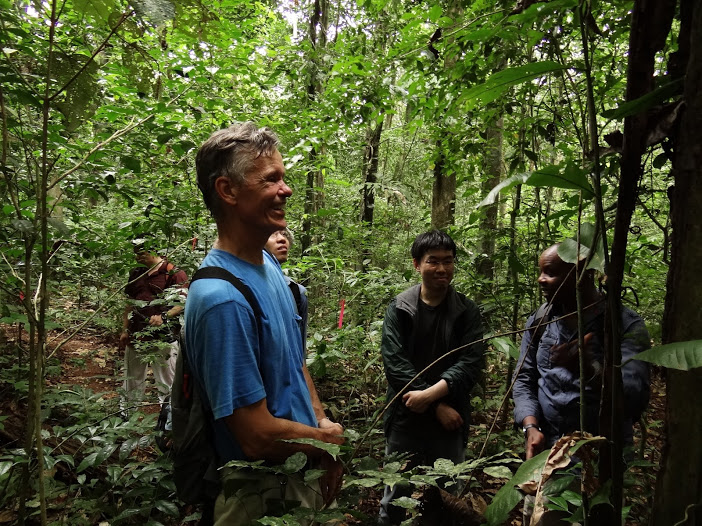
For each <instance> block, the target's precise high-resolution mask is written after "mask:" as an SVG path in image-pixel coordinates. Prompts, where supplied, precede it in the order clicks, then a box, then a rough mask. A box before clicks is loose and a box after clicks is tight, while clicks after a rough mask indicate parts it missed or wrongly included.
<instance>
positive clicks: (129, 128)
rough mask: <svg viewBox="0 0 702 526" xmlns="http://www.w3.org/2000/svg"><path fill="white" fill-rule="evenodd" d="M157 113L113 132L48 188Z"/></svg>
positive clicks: (174, 99) (180, 95)
mask: <svg viewBox="0 0 702 526" xmlns="http://www.w3.org/2000/svg"><path fill="white" fill-rule="evenodd" d="M188 90H190V87H189V86H188V87H186V88H185V89H184V90H183V91H182V92H181V93H179V94H178V95H176V96H175V97H173V98H172V99H171V100H170V101H168V102H167V103H166V107H168V106H170V105H171V104H173V103H174V102H176V101H177V100H178V99H179V98H180V97H182V96H183V95H185V93H186V92H187V91H188ZM155 115H156V114H155V113H151V114H149V115H147V116H146V117H144V118H143V119H140V120H138V121H137V122H132V123H131V124H129V125H127V126H126V127H125V128H122V129H121V130H118V131H116V132H115V133H113V134H112V135H110V136H109V137H108V138H107V139H105V140H104V141H102V142H100V143H98V144H96V145H95V146H94V147H93V148H91V149H90V151H89V152H88V153H87V154H85V156H83V158H82V159H81V160H80V161H78V162H77V163H76V164H75V165H74V166H73V168H71V169H70V170H68V171H66V172H64V173H63V174H61V175H60V176H59V177H57V178H56V179H55V180H54V181H53V182H52V183H51V184H50V185H49V186H48V188H47V189H48V190H51V189H52V188H53V187H54V186H56V185H57V184H58V183H60V182H61V181H63V180H64V179H65V178H66V177H68V176H69V175H71V174H72V173H73V172H75V171H77V170H78V169H79V168H80V167H81V166H83V164H85V162H86V161H87V160H88V159H89V158H90V156H91V155H93V154H94V153H95V152H96V151H98V150H100V149H102V148H103V147H105V146H106V145H108V144H109V143H111V142H112V141H114V140H116V139H119V138H120V137H122V136H124V135H126V134H128V133H129V132H130V131H132V130H133V129H134V128H137V127H138V126H141V125H142V124H144V123H145V122H146V121H148V120H150V119H152V118H153V117H154V116H155Z"/></svg>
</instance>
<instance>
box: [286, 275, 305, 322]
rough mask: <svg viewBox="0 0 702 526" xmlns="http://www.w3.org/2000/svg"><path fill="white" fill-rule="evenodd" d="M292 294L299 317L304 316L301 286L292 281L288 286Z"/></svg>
mask: <svg viewBox="0 0 702 526" xmlns="http://www.w3.org/2000/svg"><path fill="white" fill-rule="evenodd" d="M288 287H289V288H290V292H292V295H293V298H295V307H297V314H298V316H302V294H300V285H298V284H297V283H295V282H294V281H291V282H290V283H289V284H288Z"/></svg>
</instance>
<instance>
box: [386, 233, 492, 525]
mask: <svg viewBox="0 0 702 526" xmlns="http://www.w3.org/2000/svg"><path fill="white" fill-rule="evenodd" d="M411 254H412V263H413V265H414V268H415V270H416V271H417V272H418V273H419V275H420V276H421V283H420V284H418V285H414V286H413V287H410V288H409V289H407V290H406V291H404V292H403V293H401V294H400V295H398V296H397V297H396V298H395V299H393V300H392V302H391V303H390V305H389V306H388V308H387V310H386V313H385V320H384V322H383V335H382V342H381V352H382V356H383V364H384V366H385V375H386V377H387V380H388V391H387V401H388V402H390V401H391V400H392V399H393V398H394V397H395V396H396V395H397V393H399V392H400V391H401V390H403V389H404V388H405V386H406V385H407V384H409V383H410V382H411V384H410V386H409V388H408V389H407V390H406V392H405V393H404V394H403V395H402V396H401V397H400V398H398V399H397V400H396V401H395V403H393V404H392V406H391V407H390V408H389V409H388V410H387V412H386V413H385V421H384V428H385V438H386V449H385V453H386V455H390V454H392V453H409V454H410V466H415V465H432V464H433V463H434V461H435V460H437V459H439V458H446V459H449V460H452V461H453V462H454V463H455V464H457V463H460V462H463V461H464V460H465V447H466V441H467V438H468V427H469V425H470V413H471V406H470V391H471V389H472V388H473V386H474V385H475V383H476V382H477V381H478V378H479V376H480V374H481V371H482V369H483V366H484V365H483V362H484V357H483V356H484V352H485V348H484V345H483V343H482V342H479V340H481V339H482V338H483V326H482V322H481V318H480V311H479V310H478V306H477V305H476V304H475V303H473V302H472V301H471V300H469V299H468V298H466V297H465V296H464V295H463V294H461V293H460V292H457V291H456V290H455V289H454V288H453V286H452V285H451V281H452V280H453V274H454V270H455V266H454V265H455V260H456V244H455V243H454V241H453V239H451V237H450V236H449V235H448V234H446V233H444V232H441V231H438V230H433V231H430V232H426V233H424V234H420V235H419V236H417V238H416V239H415V240H414V243H413V244H412V249H411ZM459 348H460V350H458V351H456V352H454V353H451V354H449V353H450V351H452V350H454V349H459ZM441 357H444V358H443V359H441V360H440V361H438V362H437V363H436V364H434V365H433V366H431V368H429V369H428V370H427V371H425V372H424V373H422V374H421V376H419V378H417V379H416V380H413V378H414V377H415V376H416V375H417V373H419V372H420V371H422V370H423V369H425V368H426V367H427V366H428V365H429V364H431V363H432V362H434V361H436V360H437V359H438V358H441ZM453 489H454V490H457V489H458V488H456V487H454V488H453ZM410 491H411V490H410V488H409V487H407V486H400V485H395V486H394V487H393V488H392V489H391V488H390V487H389V486H386V488H385V493H384V495H383V498H382V500H381V503H380V514H379V519H378V524H381V525H387V524H393V525H395V524H400V523H401V522H402V521H403V520H404V519H405V510H404V509H403V508H401V507H399V506H394V505H393V501H394V500H395V499H396V498H398V497H401V496H409V494H410Z"/></svg>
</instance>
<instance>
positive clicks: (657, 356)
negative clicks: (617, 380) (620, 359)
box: [622, 340, 702, 371]
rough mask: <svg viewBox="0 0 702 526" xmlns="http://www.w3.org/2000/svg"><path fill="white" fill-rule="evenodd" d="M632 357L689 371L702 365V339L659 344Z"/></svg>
mask: <svg viewBox="0 0 702 526" xmlns="http://www.w3.org/2000/svg"><path fill="white" fill-rule="evenodd" d="M632 359H633V360H641V361H644V362H648V363H652V364H655V365H661V366H663V367H668V368H669V369H678V370H680V371H689V370H690V369H695V368H696V367H702V340H690V341H686V342H673V343H668V344H666V345H658V346H657V347H653V348H652V349H648V350H646V351H643V352H640V353H639V354H637V355H636V356H634V357H633V358H632ZM625 363H626V362H625ZM622 365H623V364H622Z"/></svg>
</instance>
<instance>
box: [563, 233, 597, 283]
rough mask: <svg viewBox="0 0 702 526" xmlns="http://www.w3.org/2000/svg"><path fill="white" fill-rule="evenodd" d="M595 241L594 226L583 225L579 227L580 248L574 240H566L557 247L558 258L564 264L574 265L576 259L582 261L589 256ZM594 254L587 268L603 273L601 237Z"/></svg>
mask: <svg viewBox="0 0 702 526" xmlns="http://www.w3.org/2000/svg"><path fill="white" fill-rule="evenodd" d="M594 241H595V225H593V224H592V223H583V224H582V225H581V226H580V247H579V248H578V242H577V241H576V240H575V239H566V240H565V241H563V243H561V244H560V245H559V246H558V256H559V257H560V258H561V259H562V260H563V261H565V262H566V263H575V262H576V261H577V259H578V258H580V259H584V258H587V257H588V256H589V255H590V251H591V250H592V247H593V245H594ZM597 241H598V243H597V248H596V250H595V254H594V255H593V256H592V259H590V263H588V265H587V268H589V269H595V270H599V271H600V272H603V271H604V245H603V244H602V237H599V238H598V240H597Z"/></svg>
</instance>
